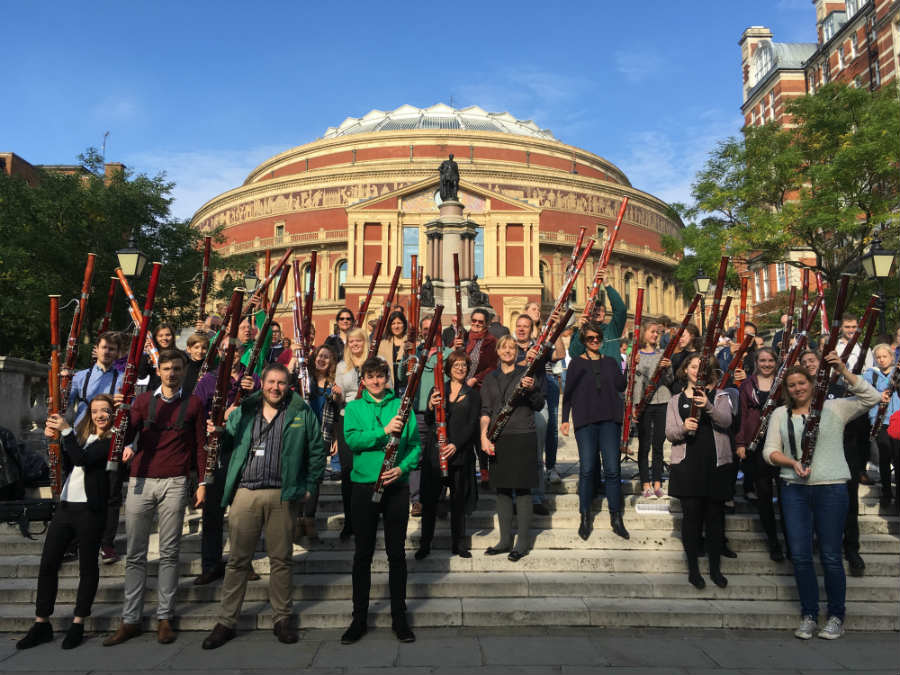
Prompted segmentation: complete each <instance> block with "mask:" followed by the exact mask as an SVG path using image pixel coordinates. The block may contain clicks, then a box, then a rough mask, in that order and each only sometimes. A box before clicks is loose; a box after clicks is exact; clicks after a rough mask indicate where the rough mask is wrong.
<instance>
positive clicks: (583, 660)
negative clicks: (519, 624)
mask: <svg viewBox="0 0 900 675" xmlns="http://www.w3.org/2000/svg"><path fill="white" fill-rule="evenodd" d="M479 642H480V643H481V650H482V653H483V654H484V662H485V664H486V665H500V664H502V665H524V666H561V665H562V664H563V663H566V664H568V665H587V666H599V665H604V666H605V665H607V661H606V659H605V658H604V657H603V655H602V654H600V653H599V651H598V650H597V649H596V645H595V644H594V642H593V641H592V640H591V639H590V638H586V637H558V636H553V637H549V636H548V637H544V638H541V639H538V640H529V641H523V640H519V639H516V638H511V637H505V638H504V637H485V638H481V639H480V640H479Z"/></svg>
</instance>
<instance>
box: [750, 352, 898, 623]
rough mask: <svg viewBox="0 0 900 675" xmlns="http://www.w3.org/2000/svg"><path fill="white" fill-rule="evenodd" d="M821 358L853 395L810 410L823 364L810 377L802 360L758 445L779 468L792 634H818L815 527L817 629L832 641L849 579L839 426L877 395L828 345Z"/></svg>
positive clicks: (789, 373)
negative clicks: (795, 608)
mask: <svg viewBox="0 0 900 675" xmlns="http://www.w3.org/2000/svg"><path fill="white" fill-rule="evenodd" d="M825 360H826V362H827V363H828V364H830V366H831V368H834V369H835V370H837V371H838V372H839V373H840V374H841V375H842V376H843V378H844V380H845V381H846V382H847V385H848V387H849V390H850V392H851V394H852V396H851V397H849V398H834V399H831V400H827V401H824V404H823V406H822V409H821V411H815V410H813V409H812V404H813V398H814V396H813V395H814V393H815V390H816V384H817V381H818V380H819V379H823V378H822V377H821V376H822V371H821V370H820V374H819V377H818V378H814V377H813V376H812V375H811V374H810V373H809V371H808V370H807V369H806V368H804V367H803V366H793V367H791V368H790V369H789V370H788V371H787V374H786V375H785V380H784V381H785V405H783V406H780V407H778V408H776V409H775V411H774V412H773V413H772V419H771V421H770V423H769V433H768V435H767V436H766V444H765V446H764V447H763V457H764V458H765V460H766V462H768V463H769V464H771V465H773V466H778V467H781V480H782V482H783V486H782V488H781V500H782V502H781V509H782V514H783V517H784V518H785V521H786V524H787V535H788V543H789V545H790V549H791V562H792V563H793V565H794V580H795V582H796V584H797V590H798V592H799V594H800V608H801V614H802V618H801V620H800V625H799V626H798V627H797V629H796V630H795V631H794V635H795V636H796V637H798V638H800V639H802V640H808V639H810V638H812V637H813V635H814V634H815V633H816V628H817V622H818V616H819V582H818V580H817V579H816V571H815V567H813V532H815V533H816V535H817V539H818V545H819V557H820V560H821V561H822V567H823V570H824V573H825V592H826V593H827V595H828V615H829V616H828V621H827V623H826V624H825V627H824V628H822V630H820V631H818V636H819V637H820V638H825V639H828V640H834V639H837V638H839V637H841V635H843V633H844V618H845V598H846V594H847V579H846V575H845V573H844V565H843V562H842V560H841V547H842V539H843V534H844V521H845V520H846V518H847V509H848V502H849V495H848V490H847V481H849V480H850V468H849V466H848V465H847V460H846V458H845V457H844V444H843V438H844V427H845V426H846V425H847V423H848V422H850V421H851V420H853V419H855V418H857V417H859V416H860V415H863V414H865V413H866V412H867V411H868V409H869V408H871V407H872V406H873V405H876V404H877V403H878V402H879V400H880V399H881V395H880V394H879V393H878V392H877V391H876V390H875V388H874V387H872V385H870V384H869V383H868V382H866V381H865V379H863V378H862V377H859V376H858V375H854V374H853V373H852V372H851V371H850V369H849V368H847V366H846V365H845V364H844V363H843V361H841V358H840V356H838V354H837V352H835V351H832V352H830V353H829V354H827V355H826V356H825ZM826 375H827V371H826ZM826 379H827V378H826ZM826 384H827V382H826ZM811 413H812V414H814V415H815V414H817V413H820V415H821V416H820V417H819V425H818V434H817V436H816V438H815V444H814V445H813V446H812V447H811V450H812V456H811V457H808V456H806V457H804V456H802V455H801V449H802V448H801V444H802V441H803V438H804V436H806V435H807V424H808V420H807V418H808V417H809V416H810V414H811ZM804 460H805V461H804Z"/></svg>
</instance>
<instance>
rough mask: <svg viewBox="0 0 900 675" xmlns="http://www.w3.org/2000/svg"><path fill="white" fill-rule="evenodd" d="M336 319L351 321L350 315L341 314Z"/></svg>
mask: <svg viewBox="0 0 900 675" xmlns="http://www.w3.org/2000/svg"><path fill="white" fill-rule="evenodd" d="M338 321H353V317H352V316H342V317H339V318H338Z"/></svg>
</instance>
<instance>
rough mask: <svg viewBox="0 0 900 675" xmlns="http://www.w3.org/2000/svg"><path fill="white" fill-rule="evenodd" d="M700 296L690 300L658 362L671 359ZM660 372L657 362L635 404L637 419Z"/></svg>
mask: <svg viewBox="0 0 900 675" xmlns="http://www.w3.org/2000/svg"><path fill="white" fill-rule="evenodd" d="M700 297H701V294H700V293H697V294H696V295H695V296H694V299H693V300H691V305H690V307H688V311H687V314H685V315H684V320H683V321H682V322H681V325H680V326H679V327H678V330H677V331H675V335H673V336H672V339H671V340H669V344H667V345H666V348H665V350H664V351H663V353H662V356H661V357H660V358H659V361H660V363H662V362H663V361H666V360H671V358H672V354H674V353H675V350H676V349H677V348H678V343H679V341H680V340H681V336H682V334H684V331H685V330H687V327H688V324H689V323H690V322H691V320H692V319H693V318H694V312H695V311H697V305H698V304H700ZM670 367H671V366H670ZM662 374H663V367H662V366H661V365H660V364H659V363H658V364H656V370H654V371H653V377H651V378H650V382H649V383H648V384H647V386H646V387H644V395H643V396H642V397H641V400H640V402H639V403H638V406H637V411H636V412H635V414H634V416H635V417H636V418H637V419H640V417H641V415H642V414H643V413H644V409H645V408H646V407H647V406H648V405H649V404H650V401H651V400H652V399H653V394H655V393H656V389H657V388H658V387H659V381H660V379H661V378H662Z"/></svg>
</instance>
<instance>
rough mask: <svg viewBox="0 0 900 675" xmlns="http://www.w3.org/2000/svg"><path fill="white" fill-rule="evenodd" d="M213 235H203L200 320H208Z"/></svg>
mask: <svg viewBox="0 0 900 675" xmlns="http://www.w3.org/2000/svg"><path fill="white" fill-rule="evenodd" d="M211 253H212V237H203V272H202V274H201V276H200V315H199V316H200V321H206V296H207V294H208V293H209V257H210V254H211Z"/></svg>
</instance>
